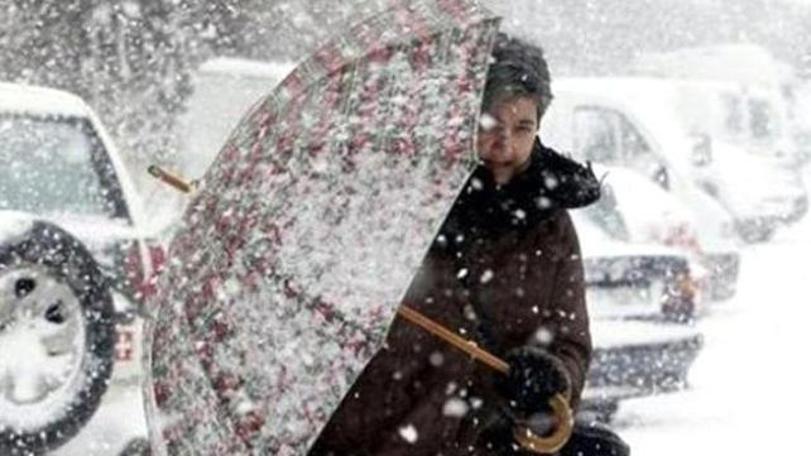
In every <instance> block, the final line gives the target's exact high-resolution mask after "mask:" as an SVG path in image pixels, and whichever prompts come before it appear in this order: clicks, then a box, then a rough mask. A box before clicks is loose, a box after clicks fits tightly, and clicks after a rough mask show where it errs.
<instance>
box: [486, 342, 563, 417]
mask: <svg viewBox="0 0 811 456" xmlns="http://www.w3.org/2000/svg"><path fill="white" fill-rule="evenodd" d="M505 361H506V362H507V363H508V364H509V365H510V372H509V375H507V376H506V377H504V378H503V379H501V380H500V381H499V382H498V383H497V387H498V389H499V391H500V392H501V393H502V394H503V395H504V397H505V398H506V399H507V400H508V401H510V405H511V406H512V408H513V409H514V410H516V411H517V412H519V413H523V414H527V415H531V414H534V413H538V412H547V411H549V410H550V409H549V399H550V398H551V397H552V396H554V395H555V394H557V393H562V394H564V395H568V394H570V391H571V381H570V380H569V376H568V374H567V373H566V370H565V368H564V367H563V363H562V361H560V360H559V359H558V358H556V357H554V356H553V355H550V354H549V353H548V352H547V351H546V350H544V349H543V348H541V347H535V346H523V347H519V348H516V349H513V350H511V351H509V352H508V353H507V356H506V357H505Z"/></svg>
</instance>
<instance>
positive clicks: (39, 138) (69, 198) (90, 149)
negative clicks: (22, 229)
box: [0, 115, 129, 219]
mask: <svg viewBox="0 0 811 456" xmlns="http://www.w3.org/2000/svg"><path fill="white" fill-rule="evenodd" d="M3 209H6V210H17V211H24V212H32V213H35V214H53V213H59V214H64V213H67V214H75V215H88V216H103V217H106V218H124V219H129V214H128V213H127V209H126V205H125V204H124V200H123V197H122V193H121V188H120V186H119V184H118V179H117V177H116V174H115V171H114V169H113V166H112V164H111V163H110V161H109V158H108V156H107V152H106V150H105V149H104V146H103V144H102V143H101V141H100V140H99V138H98V136H97V135H96V134H95V131H94V130H93V128H92V127H91V125H90V124H89V122H88V121H87V120H86V119H79V118H66V117H30V116H22V115H19V116H16V115H15V116H0V210H3Z"/></svg>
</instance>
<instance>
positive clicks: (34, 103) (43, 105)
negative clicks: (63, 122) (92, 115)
mask: <svg viewBox="0 0 811 456" xmlns="http://www.w3.org/2000/svg"><path fill="white" fill-rule="evenodd" d="M0 112H13V113H34V114H40V115H48V114H51V115H52V114H58V115H66V116H87V115H88V114H89V112H90V109H89V108H88V106H87V104H86V103H85V102H84V101H82V99H81V98H79V97H78V96H76V95H73V94H72V93H69V92H65V91H63V90H57V89H51V88H47V87H38V86H29V85H25V84H15V83H9V82H0Z"/></svg>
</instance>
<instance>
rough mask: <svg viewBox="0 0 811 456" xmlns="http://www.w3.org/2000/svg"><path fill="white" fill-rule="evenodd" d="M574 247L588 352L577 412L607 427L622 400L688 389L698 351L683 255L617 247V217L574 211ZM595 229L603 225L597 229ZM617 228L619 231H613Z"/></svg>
mask: <svg viewBox="0 0 811 456" xmlns="http://www.w3.org/2000/svg"><path fill="white" fill-rule="evenodd" d="M573 219H574V223H575V226H576V227H577V231H578V236H579V237H580V241H581V250H582V254H583V262H584V268H585V281H586V300H587V303H588V308H589V314H590V320H591V328H592V339H593V345H594V353H593V357H592V363H591V366H590V369H589V372H588V375H587V381H586V389H585V391H584V395H583V404H582V406H581V413H582V414H583V415H584V416H585V417H587V418H591V419H597V420H601V421H609V420H610V419H611V417H612V416H613V414H614V413H615V412H616V411H617V409H618V407H619V404H620V402H621V401H622V400H625V399H629V398H634V397H643V396H648V395H652V394H658V393H664V392H672V391H676V390H679V389H682V388H685V387H686V386H687V373H688V372H689V369H690V366H691V365H692V363H693V361H694V360H695V359H696V357H697V356H698V353H699V352H700V349H701V347H702V345H703V339H702V335H701V333H700V331H699V330H698V329H697V328H695V327H694V326H693V325H690V324H685V323H688V322H690V321H692V317H693V316H694V312H695V302H694V299H695V298H696V293H695V285H694V283H693V280H692V277H691V274H690V260H689V258H688V257H687V255H686V254H685V253H684V252H681V251H678V250H675V249H672V248H668V247H664V246H660V245H652V244H648V245H645V244H636V245H634V244H629V243H624V242H620V241H617V240H615V239H613V238H612V236H611V235H609V234H608V232H610V231H612V230H616V229H617V226H618V224H619V223H621V222H620V221H619V220H618V219H612V218H610V217H601V218H599V219H594V218H590V217H587V216H586V215H585V214H584V211H582V210H581V211H575V212H574V213H573ZM600 225H602V226H600ZM619 226H621V225H619Z"/></svg>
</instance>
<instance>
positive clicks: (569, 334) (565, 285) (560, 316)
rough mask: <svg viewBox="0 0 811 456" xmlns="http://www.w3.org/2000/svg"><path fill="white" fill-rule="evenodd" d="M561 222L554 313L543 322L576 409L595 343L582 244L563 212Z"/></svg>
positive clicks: (553, 297) (553, 304) (553, 303)
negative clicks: (568, 381) (567, 376)
mask: <svg viewBox="0 0 811 456" xmlns="http://www.w3.org/2000/svg"><path fill="white" fill-rule="evenodd" d="M560 221H561V237H562V239H561V240H562V246H563V247H564V249H563V252H562V253H563V254H562V255H561V257H560V259H559V264H558V267H557V268H556V271H555V277H554V285H553V287H552V294H551V300H550V301H551V307H552V313H551V315H550V318H549V319H548V321H546V322H544V323H545V325H548V326H549V327H550V328H551V334H550V335H551V341H550V343H549V345H548V349H549V351H550V352H551V354H553V355H554V356H556V357H557V358H558V359H559V360H560V361H561V362H562V365H563V366H565V369H566V372H567V373H568V374H569V379H570V380H571V386H572V391H571V393H572V397H571V405H572V407H574V408H576V407H577V406H578V404H579V402H580V395H581V393H582V391H583V385H584V383H585V379H586V374H587V372H588V367H589V362H590V360H591V352H592V343H591V332H590V329H589V316H588V311H587V308H586V291H585V278H584V272H583V258H582V257H581V253H580V242H579V241H578V238H577V233H576V231H575V228H574V224H573V223H572V220H571V218H570V217H569V214H568V213H567V212H565V211H562V212H561V220H560Z"/></svg>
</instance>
